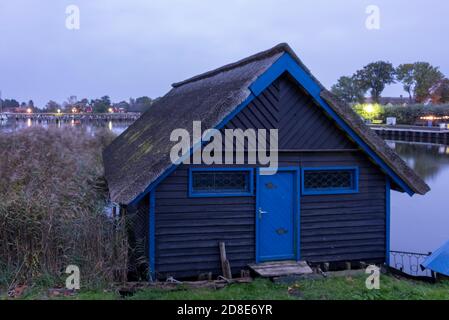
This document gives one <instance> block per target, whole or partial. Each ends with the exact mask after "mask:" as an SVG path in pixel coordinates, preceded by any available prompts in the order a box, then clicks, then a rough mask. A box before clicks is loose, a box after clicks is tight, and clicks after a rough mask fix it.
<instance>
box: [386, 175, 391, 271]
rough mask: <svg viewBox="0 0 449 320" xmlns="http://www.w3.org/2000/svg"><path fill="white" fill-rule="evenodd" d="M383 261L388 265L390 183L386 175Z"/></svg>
mask: <svg viewBox="0 0 449 320" xmlns="http://www.w3.org/2000/svg"><path fill="white" fill-rule="evenodd" d="M385 211H386V216H385V250H386V252H385V254H386V257H385V258H386V259H385V262H386V263H387V266H389V265H390V222H391V183H390V179H389V178H388V177H387V181H386V185H385Z"/></svg>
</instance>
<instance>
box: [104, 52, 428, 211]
mask: <svg viewBox="0 0 449 320" xmlns="http://www.w3.org/2000/svg"><path fill="white" fill-rule="evenodd" d="M284 54H289V55H290V56H291V57H292V58H293V59H294V60H295V61H296V62H297V63H298V64H299V65H300V67H301V68H302V69H303V70H305V71H306V72H307V73H308V74H309V75H310V76H312V75H311V73H310V71H309V70H308V69H307V68H306V67H305V66H304V65H303V64H302V62H301V61H300V60H299V58H298V57H297V56H296V55H295V53H294V52H293V51H292V50H291V48H290V47H289V46H288V45H287V44H280V45H277V46H276V47H274V48H272V49H270V50H267V51H263V52H260V53H258V54H256V55H253V56H250V57H248V58H246V59H243V60H240V61H238V62H236V63H232V64H229V65H226V66H224V67H221V68H218V69H216V70H213V71H210V72H207V73H204V74H201V75H198V76H196V77H193V78H190V79H188V80H185V81H183V82H179V83H175V84H173V89H172V90H170V91H169V92H168V93H167V94H166V95H165V96H164V97H162V98H161V99H160V100H158V101H157V102H156V103H154V104H153V105H152V106H151V108H150V109H149V110H148V111H147V112H146V113H144V114H143V115H142V116H141V117H140V118H139V119H138V120H137V121H136V122H135V123H134V124H133V125H131V126H130V127H129V128H128V129H127V130H126V131H125V132H124V133H123V134H121V135H120V136H119V137H117V139H115V140H114V141H113V142H112V144H111V145H110V146H109V147H108V148H107V149H106V150H105V151H104V154H103V159H104V164H105V175H106V179H107V181H108V184H109V190H110V195H111V199H112V200H113V201H114V202H117V203H121V204H129V203H130V202H132V201H133V200H134V199H135V198H136V197H138V196H139V195H141V194H142V193H144V192H145V191H146V190H147V189H148V187H149V186H150V185H151V184H152V183H153V182H155V181H156V180H157V179H158V178H159V177H161V176H162V175H163V174H164V173H165V172H166V171H167V170H168V169H169V168H171V167H172V166H173V164H172V163H171V161H170V150H171V147H172V146H173V143H171V142H170V141H169V136H170V133H171V132H172V131H173V130H174V129H177V128H185V129H186V130H187V131H189V133H190V134H192V132H191V131H192V122H193V121H201V122H202V125H203V128H215V127H216V126H217V125H218V124H219V123H220V122H222V121H223V120H224V119H225V118H226V117H227V116H228V115H229V114H231V113H232V112H233V111H234V110H235V109H236V108H237V107H238V106H239V105H240V104H241V103H242V102H244V101H245V100H246V99H247V98H248V97H249V96H250V95H251V91H250V89H249V87H250V85H251V84H253V83H254V82H255V81H256V79H257V78H258V77H259V76H261V75H262V74H264V73H265V72H266V71H267V70H268V69H269V68H270V67H271V66H272V65H273V64H274V63H275V62H276V61H277V60H278V59H279V58H280V57H281V56H283V55H284ZM312 77H313V76H312ZM313 79H314V80H315V81H316V83H317V84H318V85H319V87H320V88H321V90H322V92H321V95H322V97H323V98H324V99H325V100H326V101H327V103H329V105H330V106H331V107H332V108H333V109H334V110H335V112H337V113H338V114H339V115H340V117H341V118H342V119H343V120H344V121H345V122H346V123H347V124H348V125H350V126H351V127H352V128H353V130H355V131H356V132H357V134H359V135H360V137H361V138H362V139H363V140H364V141H365V142H366V143H367V144H368V145H369V146H370V147H371V148H372V149H373V150H374V152H376V154H377V155H378V156H380V157H381V158H382V159H383V160H384V161H385V163H386V164H387V165H388V166H390V167H391V168H392V169H393V170H394V172H395V173H397V175H398V176H399V177H400V178H401V179H402V180H403V181H404V182H405V183H406V184H407V185H408V186H409V187H410V189H412V190H413V191H414V192H416V193H419V194H424V193H426V192H427V191H428V190H429V187H428V186H427V185H426V184H425V183H424V182H423V181H422V180H421V179H420V178H419V177H418V176H417V175H416V174H415V173H414V172H413V171H412V170H411V169H410V168H409V167H408V166H407V165H406V164H405V163H404V162H403V161H402V160H401V159H400V158H399V156H397V155H396V153H395V152H394V151H392V150H391V149H390V148H389V147H388V146H387V145H386V144H385V142H384V141H383V140H382V139H381V138H379V137H378V136H377V135H376V134H375V133H373V132H372V130H371V129H369V128H368V127H367V126H366V125H365V124H364V123H363V122H362V121H361V120H360V118H359V117H358V116H357V115H356V114H355V113H354V112H353V111H352V109H351V108H350V107H349V106H346V105H343V104H340V103H339V102H337V101H336V99H335V98H333V97H332V95H331V94H330V93H329V92H327V91H326V90H325V89H324V87H323V86H322V85H321V84H319V82H318V81H317V80H316V79H315V78H313Z"/></svg>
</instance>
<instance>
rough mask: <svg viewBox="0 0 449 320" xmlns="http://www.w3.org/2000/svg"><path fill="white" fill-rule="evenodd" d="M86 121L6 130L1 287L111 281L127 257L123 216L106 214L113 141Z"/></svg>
mask: <svg viewBox="0 0 449 320" xmlns="http://www.w3.org/2000/svg"><path fill="white" fill-rule="evenodd" d="M112 138H113V136H112V134H111V133H109V132H108V131H106V130H105V131H102V130H97V131H96V134H95V136H94V135H92V133H89V132H87V131H85V130H81V129H70V128H66V129H65V130H57V129H44V128H30V129H24V130H21V131H18V132H16V133H2V134H0V150H1V153H2V156H1V157H0V239H1V241H0V291H2V292H6V291H7V290H10V289H12V288H14V287H17V286H28V287H30V286H35V285H44V286H48V287H52V286H58V285H62V284H63V283H65V282H64V281H65V280H63V279H65V277H67V275H66V274H65V273H64V272H65V269H66V267H67V266H68V265H77V266H79V268H80V270H81V277H82V283H83V284H84V285H85V286H86V285H87V284H89V283H99V282H101V281H112V278H113V273H114V270H116V269H120V268H122V269H123V266H124V265H125V263H126V261H125V257H124V256H125V254H124V252H126V243H125V239H124V237H123V236H122V235H123V234H122V233H121V231H120V230H121V225H120V224H121V222H120V221H114V220H112V219H110V218H108V217H107V215H106V213H105V204H106V201H107V190H106V184H105V181H104V180H103V178H102V177H103V166H102V159H101V152H102V150H103V148H104V147H105V146H106V145H107V144H109V143H110V142H111V141H112Z"/></svg>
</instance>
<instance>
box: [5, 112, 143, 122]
mask: <svg viewBox="0 0 449 320" xmlns="http://www.w3.org/2000/svg"><path fill="white" fill-rule="evenodd" d="M140 115H141V113H137V112H127V113H2V120H15V121H28V120H29V119H31V120H33V121H43V122H70V121H77V122H78V121H79V122H90V121H126V122H132V121H135V120H137V119H138V118H139V117H140Z"/></svg>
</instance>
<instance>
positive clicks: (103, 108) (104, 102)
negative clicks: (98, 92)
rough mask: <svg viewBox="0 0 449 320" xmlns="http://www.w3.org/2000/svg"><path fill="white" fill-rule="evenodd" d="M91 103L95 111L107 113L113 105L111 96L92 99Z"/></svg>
mask: <svg viewBox="0 0 449 320" xmlns="http://www.w3.org/2000/svg"><path fill="white" fill-rule="evenodd" d="M91 105H92V108H93V111H94V112H95V113H106V112H108V109H109V108H110V107H111V99H110V98H109V96H103V97H101V99H95V100H92V101H91Z"/></svg>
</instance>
